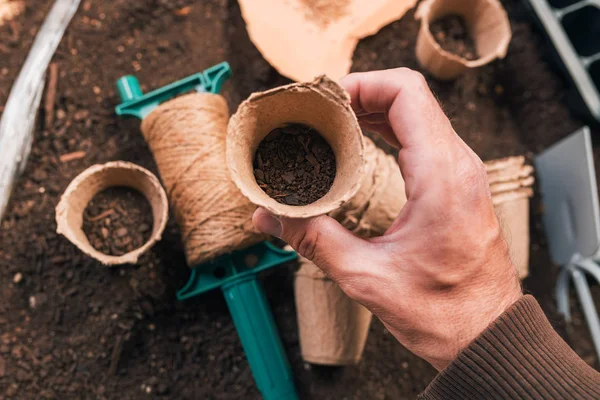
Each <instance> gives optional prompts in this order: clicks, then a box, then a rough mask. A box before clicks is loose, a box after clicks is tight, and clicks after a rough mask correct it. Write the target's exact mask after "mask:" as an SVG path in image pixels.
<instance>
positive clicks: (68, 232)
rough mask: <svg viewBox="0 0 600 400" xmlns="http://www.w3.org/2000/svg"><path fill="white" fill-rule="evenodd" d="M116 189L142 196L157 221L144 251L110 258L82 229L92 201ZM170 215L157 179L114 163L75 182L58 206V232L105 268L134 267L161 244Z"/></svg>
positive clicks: (139, 169) (134, 167)
mask: <svg viewBox="0 0 600 400" xmlns="http://www.w3.org/2000/svg"><path fill="white" fill-rule="evenodd" d="M114 186H125V187H129V188H132V189H135V190H137V191H138V192H140V193H141V194H143V195H144V196H145V197H146V199H147V200H148V202H149V203H150V205H151V206H152V214H153V219H154V223H153V229H152V234H151V235H150V239H148V241H147V242H146V243H145V244H144V245H142V246H141V247H139V248H137V249H135V250H133V251H131V252H129V253H126V254H123V255H120V256H110V255H107V254H104V253H101V252H99V251H98V250H96V249H95V248H94V247H92V245H91V244H90V242H89V240H88V238H87V236H86V234H85V233H84V232H83V230H82V228H81V226H82V223H83V212H84V211H85V208H86V206H87V205H88V203H89V202H90V200H92V198H93V197H94V196H95V195H96V194H97V193H99V192H101V191H103V190H105V189H107V188H109V187H114ZM168 211H169V205H168V202H167V195H166V193H165V191H164V189H163V188H162V186H161V185H160V182H159V181H158V179H157V178H156V176H154V175H153V174H152V173H151V172H150V171H148V170H147V169H144V168H142V167H140V166H137V165H135V164H132V163H128V162H124V161H114V162H109V163H106V164H102V165H93V166H91V167H89V168H88V169H86V170H85V171H83V172H82V173H81V174H79V175H78V176H77V177H76V178H75V179H73V181H72V182H71V183H70V184H69V186H68V187H67V189H66V190H65V192H64V193H63V195H62V196H61V198H60V201H59V203H58V205H57V206H56V225H57V227H56V231H57V232H58V233H60V234H62V235H64V236H65V237H66V238H67V239H69V241H71V243H73V244H74V245H75V246H77V247H78V248H79V249H80V250H81V251H82V252H83V253H85V254H87V255H88V256H90V257H93V258H95V259H96V260H98V261H100V262H101V263H102V264H104V265H118V264H128V263H129V264H134V263H136V262H137V260H138V257H139V256H140V255H141V254H143V253H144V252H146V251H147V250H148V249H149V248H151V247H152V246H153V245H154V243H156V242H157V241H158V240H160V237H161V235H162V232H163V230H164V229H165V225H166V223H167V218H168Z"/></svg>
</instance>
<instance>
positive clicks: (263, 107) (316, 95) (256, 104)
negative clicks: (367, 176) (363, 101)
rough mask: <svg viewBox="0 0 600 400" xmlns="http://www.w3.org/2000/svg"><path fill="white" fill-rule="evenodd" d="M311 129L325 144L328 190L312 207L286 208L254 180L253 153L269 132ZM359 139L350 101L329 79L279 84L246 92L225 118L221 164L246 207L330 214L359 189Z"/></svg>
mask: <svg viewBox="0 0 600 400" xmlns="http://www.w3.org/2000/svg"><path fill="white" fill-rule="evenodd" d="M291 123H297V124H303V125H306V126H309V127H311V128H314V129H315V130H316V131H318V132H319V133H320V134H321V135H322V136H323V138H324V139H325V140H326V141H327V142H328V143H329V145H330V146H331V148H332V150H333V152H334V154H335V158H336V176H335V179H334V181H333V185H332V186H331V189H330V190H329V192H328V193H327V194H326V195H325V196H323V197H322V198H320V199H318V200H317V201H315V202H314V203H311V204H308V205H304V206H291V205H286V204H281V203H278V202H277V201H276V200H274V199H272V198H271V197H269V196H268V195H267V194H266V193H265V192H264V191H263V190H262V189H261V188H260V187H259V186H258V183H257V182H256V179H255V177H254V167H253V161H254V154H255V152H256V149H257V148H258V145H259V144H260V142H261V141H262V140H263V139H264V138H265V136H267V135H268V134H269V132H271V131H272V130H273V129H275V128H278V127H281V126H284V125H287V124H291ZM364 146H365V145H364V140H363V136H362V132H361V130H360V127H359V126H358V121H357V120H356V116H355V115H354V112H353V111H352V108H351V107H350V97H349V96H348V93H346V91H344V89H343V88H342V87H341V86H339V85H338V84H337V83H335V82H334V81H332V80H331V79H329V78H327V77H325V76H321V77H318V78H316V79H315V80H314V81H313V82H306V83H295V84H291V85H287V86H281V87H278V88H275V89H272V90H268V91H266V92H262V93H254V94H252V95H251V96H250V97H249V98H248V99H247V100H246V101H244V102H243V103H242V104H241V105H240V107H239V108H238V110H237V112H236V113H235V114H234V115H233V117H231V120H230V122H229V128H228V133H227V165H228V167H229V171H230V173H231V178H232V179H233V182H234V183H235V184H236V185H237V187H238V188H239V189H240V191H241V192H242V194H243V195H244V196H246V197H247V198H248V199H249V200H250V201H251V202H252V203H254V204H256V205H258V206H261V207H264V208H266V209H267V210H269V211H270V212H272V213H273V214H275V215H280V216H284V217H291V218H308V217H314V216H317V215H321V214H326V213H328V212H330V211H333V210H335V209H337V208H339V207H340V206H342V205H343V204H344V203H345V202H347V201H348V200H349V199H350V198H352V196H354V195H355V194H356V192H357V190H358V189H359V186H360V184H361V182H362V179H363V175H364V173H365V157H364Z"/></svg>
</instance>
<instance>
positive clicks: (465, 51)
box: [429, 14, 477, 60]
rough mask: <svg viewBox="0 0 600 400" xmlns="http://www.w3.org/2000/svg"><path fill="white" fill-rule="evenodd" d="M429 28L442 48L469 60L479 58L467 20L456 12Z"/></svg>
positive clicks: (435, 22)
mask: <svg viewBox="0 0 600 400" xmlns="http://www.w3.org/2000/svg"><path fill="white" fill-rule="evenodd" d="M429 30H430V31H431V34H432V35H433V37H434V38H435V40H436V41H437V42H438V43H439V44H440V46H442V49H444V50H446V51H448V52H450V53H453V54H456V55H458V56H460V57H462V58H465V59H467V60H475V59H476V58H477V49H476V48H475V43H474V42H473V39H472V38H471V36H470V35H469V30H468V29H467V25H466V24H465V20H464V19H463V18H462V17H461V16H459V15H455V14H451V15H446V16H444V17H442V18H440V19H438V20H436V21H433V22H432V23H431V24H430V25H429Z"/></svg>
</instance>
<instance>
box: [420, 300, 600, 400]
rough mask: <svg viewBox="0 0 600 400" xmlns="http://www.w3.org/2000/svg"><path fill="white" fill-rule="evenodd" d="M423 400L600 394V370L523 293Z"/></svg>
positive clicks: (452, 365)
mask: <svg viewBox="0 0 600 400" xmlns="http://www.w3.org/2000/svg"><path fill="white" fill-rule="evenodd" d="M419 399H423V400H434V399H435V400H437V399H444V400H451V399H600V373H598V372H597V371H595V370H594V369H593V368H591V367H590V366H589V365H587V364H586V363H585V362H584V361H583V360H582V359H581V358H579V357H578V356H577V354H575V352H574V351H573V350H571V348H570V347H569V346H568V345H567V344H566V343H565V342H564V341H563V340H562V339H561V338H560V336H559V335H558V334H557V333H556V332H555V331H554V329H553V328H552V326H551V325H550V323H549V322H548V319H547V318H546V316H545V315H544V312H543V311H542V309H541V308H540V306H539V304H538V303H537V301H536V300H535V299H534V298H533V297H532V296H529V295H527V296H523V298H522V299H520V300H519V301H517V302H516V303H515V304H514V305H512V306H511V307H510V308H509V309H508V310H507V311H506V312H505V313H504V314H502V315H501V316H500V317H499V318H498V319H497V320H496V321H495V322H494V323H492V325H490V327H489V328H488V329H487V330H485V331H484V332H483V333H482V334H481V335H480V336H479V337H478V338H477V339H475V340H474V341H473V343H471V344H470V345H469V346H468V347H467V348H466V349H465V350H463V351H462V352H461V353H460V354H459V355H458V357H457V358H456V359H455V360H454V361H453V362H452V363H451V364H450V365H449V366H448V367H447V368H446V369H445V370H444V371H442V372H441V373H440V374H439V375H438V376H437V377H436V378H435V379H434V380H433V382H431V384H430V385H429V386H428V387H427V389H426V390H425V392H424V393H423V394H421V396H419Z"/></svg>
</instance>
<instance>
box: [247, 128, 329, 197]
mask: <svg viewBox="0 0 600 400" xmlns="http://www.w3.org/2000/svg"><path fill="white" fill-rule="evenodd" d="M254 177H255V178H256V181H257V182H258V185H259V186H260V187H261V188H262V189H263V190H264V191H265V192H266V193H267V194H268V195H269V196H271V197H272V198H273V199H275V200H277V201H278V202H279V203H283V204H288V205H291V206H304V205H307V204H310V203H314V202H315V201H317V200H319V199H320V198H321V197H323V196H325V195H326V194H327V192H328V191H329V189H330V188H331V185H332V184H333V180H334V179H335V154H333V150H332V149H331V146H329V144H328V143H327V141H326V140H325V139H323V137H322V136H321V135H320V134H319V133H318V132H317V131H316V130H315V129H313V128H310V127H308V126H306V125H301V124H290V125H286V126H284V127H280V128H276V129H273V130H272V131H271V132H270V133H269V134H268V135H267V136H266V137H265V138H264V139H263V140H262V142H260V144H259V145H258V149H257V150H256V154H255V156H254Z"/></svg>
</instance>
